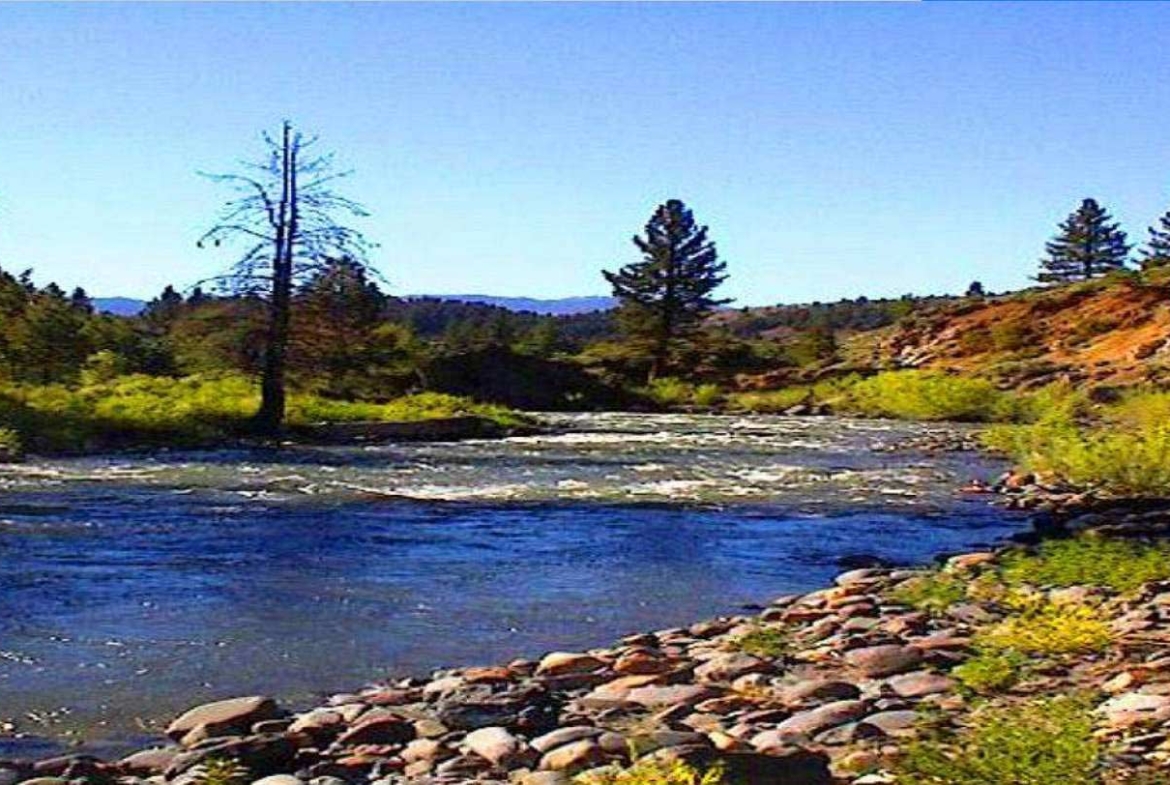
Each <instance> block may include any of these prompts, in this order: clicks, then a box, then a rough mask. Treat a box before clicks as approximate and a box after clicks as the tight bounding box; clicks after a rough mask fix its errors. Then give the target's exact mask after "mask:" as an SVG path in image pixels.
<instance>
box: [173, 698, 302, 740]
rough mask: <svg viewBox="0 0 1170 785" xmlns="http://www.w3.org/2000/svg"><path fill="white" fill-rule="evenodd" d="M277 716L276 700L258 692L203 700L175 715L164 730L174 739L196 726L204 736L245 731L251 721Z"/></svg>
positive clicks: (225, 734)
mask: <svg viewBox="0 0 1170 785" xmlns="http://www.w3.org/2000/svg"><path fill="white" fill-rule="evenodd" d="M279 716H280V709H279V708H278V707H277V705H276V701H274V700H272V698H266V697H263V696H260V695H253V696H250V697H246V698H229V699H228V700H222V701H216V702H214V703H205V704H203V705H201V706H196V707H195V708H193V709H190V710H188V711H186V712H184V713H183V714H181V715H179V717H178V718H176V719H175V721H174V722H172V723H171V724H170V725H169V726H167V730H166V734H167V736H170V737H171V738H172V739H174V740H176V741H178V740H180V739H182V738H183V737H184V736H186V735H187V734H188V733H190V732H191V731H193V730H195V729H196V728H201V729H202V730H203V733H204V738H214V737H216V736H229V735H232V734H234V733H246V732H247V730H248V729H249V728H250V727H251V726H252V725H253V723H257V722H262V721H263V720H273V719H276V718H277V717H279Z"/></svg>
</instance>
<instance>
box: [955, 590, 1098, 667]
mask: <svg viewBox="0 0 1170 785" xmlns="http://www.w3.org/2000/svg"><path fill="white" fill-rule="evenodd" d="M1112 640H1113V636H1112V634H1111V633H1110V630H1109V625H1108V624H1106V623H1105V622H1104V621H1102V620H1101V614H1100V611H1099V610H1098V609H1097V608H1095V607H1093V606H1090V605H1085V604H1081V603H1071V602H1051V601H1049V600H1047V599H1044V598H1043V597H1037V598H1030V597H1025V598H1022V599H1021V601H1020V602H1019V603H1018V604H1017V608H1016V610H1015V612H1014V613H1013V614H1012V615H1010V616H1008V617H1007V618H1006V619H1004V620H1003V621H1001V622H999V623H998V624H996V625H994V626H992V627H990V628H988V629H986V630H983V631H980V632H979V633H978V634H977V635H976V636H975V644H976V647H977V648H981V649H985V650H987V651H1011V652H1016V653H1018V654H1030V655H1039V656H1061V655H1065V654H1087V653H1093V652H1099V651H1103V650H1104V649H1105V648H1106V647H1107V646H1108V645H1109V643H1110V642H1111V641H1112Z"/></svg>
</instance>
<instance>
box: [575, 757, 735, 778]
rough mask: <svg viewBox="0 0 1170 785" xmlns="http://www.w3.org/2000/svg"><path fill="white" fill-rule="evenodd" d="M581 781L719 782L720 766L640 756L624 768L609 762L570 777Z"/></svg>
mask: <svg viewBox="0 0 1170 785" xmlns="http://www.w3.org/2000/svg"><path fill="white" fill-rule="evenodd" d="M573 781H574V782H577V783H581V785H721V783H723V781H724V773H723V767H722V766H718V765H716V766H712V767H711V768H709V769H706V770H702V769H699V768H697V767H695V766H692V765H691V764H689V763H686V762H684V761H681V760H673V761H664V760H660V759H657V758H650V757H647V758H642V759H640V760H638V761H637V762H636V763H634V765H632V766H630V767H628V768H620V767H616V766H611V767H607V768H603V769H600V770H595V771H590V772H586V773H585V774H581V775H578V776H577V777H576V778H574V780H573Z"/></svg>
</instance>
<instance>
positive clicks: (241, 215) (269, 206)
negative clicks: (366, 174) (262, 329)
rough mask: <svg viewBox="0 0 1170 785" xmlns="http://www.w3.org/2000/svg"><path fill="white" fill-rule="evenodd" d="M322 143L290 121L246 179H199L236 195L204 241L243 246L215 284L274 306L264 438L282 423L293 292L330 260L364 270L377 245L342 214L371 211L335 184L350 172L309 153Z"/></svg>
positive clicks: (259, 422)
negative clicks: (346, 222) (340, 218)
mask: <svg viewBox="0 0 1170 785" xmlns="http://www.w3.org/2000/svg"><path fill="white" fill-rule="evenodd" d="M316 141H317V138H316V137H305V136H303V135H302V134H301V133H300V132H298V131H296V130H294V129H293V126H292V123H290V122H289V121H287V120H286V121H285V122H284V123H283V124H282V126H281V131H280V136H279V138H275V139H274V138H273V137H272V136H271V135H270V134H268V133H265V134H264V142H265V144H266V145H267V147H268V154H267V158H266V159H265V160H264V161H262V162H260V163H248V162H243V164H242V165H243V167H244V173H240V174H207V173H203V172H201V173H200V174H201V175H203V176H204V177H207V178H209V179H211V180H213V181H215V182H217V183H222V184H225V185H227V186H229V187H231V188H232V189H233V190H235V191H236V192H237V194H238V196H237V197H236V198H234V199H232V200H230V201H228V202H227V203H226V205H225V206H224V210H223V212H222V214H221V215H220V218H219V221H218V222H217V223H216V225H215V226H213V227H212V228H211V229H209V230H208V231H207V232H206V233H204V234H203V236H202V237H201V238H200V239H199V243H198V244H199V247H200V248H203V247H206V246H207V245H209V244H210V245H213V246H220V245H223V244H225V243H241V244H244V245H245V247H246V250H245V251H244V254H243V256H241V257H240V258H239V260H238V261H236V262H235V264H233V265H232V267H231V268H230V269H229V271H228V272H227V273H226V274H224V275H222V276H218V277H217V278H214V279H212V280H213V281H215V282H216V283H217V285H218V286H219V288H220V289H221V290H224V291H226V292H228V293H231V294H235V295H241V296H253V297H259V298H261V299H263V300H264V301H265V303H266V304H267V308H268V329H267V336H266V340H265V351H264V362H263V366H262V375H261V385H260V389H261V403H260V409H259V411H257V413H256V415H255V417H254V418H253V425H254V427H255V429H256V430H257V431H258V432H261V433H266V434H272V433H276V432H278V431H279V430H280V428H281V426H282V425H283V423H284V418H285V408H286V394H285V367H286V364H287V354H288V345H289V323H290V316H291V310H292V307H293V290H294V288H295V287H296V286H297V285H298V284H300V283H302V282H304V281H306V280H308V279H310V278H312V277H314V276H315V275H317V274H318V273H320V272H321V271H322V270H324V269H325V268H326V267H327V266H328V264H329V261H330V260H331V259H341V258H344V259H348V260H351V261H352V262H354V263H355V264H358V265H361V266H362V267H363V268H364V267H366V266H367V255H368V252H369V250H370V248H371V247H372V246H371V244H370V243H369V242H367V241H366V239H365V237H363V236H362V234H361V233H360V232H358V231H356V230H354V229H350V228H348V227H346V226H343V225H342V224H340V223H339V222H338V216H342V215H348V216H350V217H365V216H367V215H368V213H367V212H366V210H365V208H363V207H362V206H361V205H360V204H358V203H357V202H353V201H351V200H349V199H346V198H345V197H343V196H340V195H338V194H337V193H336V192H334V190H333V185H334V184H335V183H336V181H337V180H340V179H342V178H344V177H346V176H348V175H349V174H350V172H347V171H336V170H335V169H334V157H333V154H332V153H326V154H323V155H314V156H308V155H306V151H307V150H309V148H311V147H312V146H313V144H314V143H315V142H316Z"/></svg>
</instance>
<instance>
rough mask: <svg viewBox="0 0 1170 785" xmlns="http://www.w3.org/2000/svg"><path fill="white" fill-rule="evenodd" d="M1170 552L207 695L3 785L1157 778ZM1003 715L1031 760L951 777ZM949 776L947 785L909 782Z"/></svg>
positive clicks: (982, 566)
mask: <svg viewBox="0 0 1170 785" xmlns="http://www.w3.org/2000/svg"><path fill="white" fill-rule="evenodd" d="M1094 514H1095V515H1100V514H1099V513H1094ZM1101 523H1103V521H1100V520H1098V521H1096V522H1094V523H1093V524H1092V525H1093V527H1097V526H1098V525H1099V524H1101ZM1072 528H1074V529H1082V528H1084V526H1081V525H1078V524H1076V522H1075V520H1074V522H1073V524H1072ZM1131 533H1132V532H1131ZM1166 556H1167V553H1166V551H1165V550H1164V549H1163V548H1162V547H1161V546H1139V545H1130V544H1125V543H1123V542H1122V541H1119V540H1097V539H1091V538H1085V539H1080V540H1074V541H1066V542H1065V543H1064V544H1063V545H1062V544H1060V543H1056V544H1048V545H1041V546H1040V550H1039V551H1035V552H1028V551H1024V550H1021V549H1019V548H1018V547H1017V546H1004V547H1003V548H999V549H996V550H992V551H982V552H976V553H967V554H963V555H960V556H956V557H953V558H950V559H949V560H947V561H946V563H945V566H943V567H941V568H940V569H937V570H906V569H877V568H875V569H862V570H853V571H849V572H846V573H843V574H841V575H839V576H838V577H837V578H836V580H835V581H834V585H833V586H831V587H829V588H826V589H822V590H819V591H814V592H811V593H807V594H803V595H798V596H788V597H781V598H778V599H776V600H775V601H773V602H771V603H770V604H769V605H768V606H767V607H764V608H760V609H759V610H758V611H757V612H753V613H752V614H749V615H737V616H729V617H722V618H717V619H711V620H708V621H704V622H699V623H696V624H692V625H690V626H687V627H678V628H671V629H664V630H657V631H654V632H647V633H642V634H637V635H632V636H628V637H626V638H624V639H622V641H620V642H619V643H618V644H617V645H614V646H612V647H608V648H603V649H594V650H589V651H580V652H554V653H550V654H547V655H545V656H544V657H542V658H540V659H538V660H515V661H512V662H509V663H506V664H502V665H497V666H484V667H469V668H461V669H456V670H444V671H438V672H435V673H433V674H431V676H429V677H426V678H421V679H420V678H407V679H401V680H396V681H393V682H389V683H384V684H380V685H377V686H372V687H369V688H366V689H363V690H360V691H357V692H354V693H348V694H338V695H333V696H331V697H330V698H329V699H328V700H326V701H325V702H324V703H322V704H321V705H320V706H318V707H316V708H313V709H311V710H308V711H302V712H298V713H295V714H291V713H288V712H286V711H284V710H282V709H281V708H280V707H279V706H278V705H277V704H276V703H275V702H274V701H273V700H270V699H268V698H263V697H248V698H239V699H232V700H228V701H222V702H217V703H213V704H209V705H205V706H201V707H198V708H195V709H193V710H191V711H189V712H187V713H185V714H184V715H183V716H181V717H179V718H177V719H176V720H175V721H174V722H173V723H172V724H171V725H170V727H169V728H168V729H167V735H168V736H169V737H170V739H171V743H170V744H168V745H167V746H164V747H159V748H156V749H152V750H147V751H142V752H139V753H136V754H134V755H130V756H128V757H126V758H123V759H121V760H119V761H114V762H100V761H97V760H95V759H92V758H87V757H72V758H71V757H65V758H57V759H52V760H47V761H41V762H39V763H36V764H33V765H19V764H12V763H9V764H4V765H0V778H2V780H3V781H4V782H20V781H22V780H26V779H28V778H32V777H36V778H44V777H60V778H65V779H76V778H78V777H83V778H85V779H87V780H88V781H92V782H101V781H109V780H111V779H113V778H118V777H121V778H129V779H123V780H121V781H122V782H127V783H133V782H139V781H142V780H143V779H144V778H147V777H161V778H163V779H164V780H165V781H168V782H183V783H188V782H195V781H199V777H200V776H202V777H203V778H204V779H203V780H202V781H210V780H207V779H206V777H207V776H208V775H207V770H208V769H207V767H209V766H210V767H211V770H212V773H213V774H214V773H215V772H219V775H223V772H224V771H225V770H226V769H225V766H227V765H228V762H231V764H233V765H237V766H239V767H241V769H240V771H238V772H235V774H234V775H233V776H236V777H237V778H238V781H240V782H247V781H249V780H256V779H261V778H263V777H269V776H273V775H288V777H282V778H281V779H279V780H269V782H268V785H296V782H301V781H304V782H308V781H310V780H315V778H322V777H329V778H338V779H329V780H315V781H317V782H318V783H320V785H340V783H339V782H338V780H340V781H343V782H352V783H358V782H366V781H381V782H383V783H386V784H387V785H389V783H399V782H451V783H455V782H464V781H467V780H470V779H476V780H481V781H491V782H506V781H519V782H524V783H530V784H531V785H537V784H538V783H539V785H556V783H564V782H567V781H568V779H569V777H570V776H575V775H580V774H582V773H585V774H589V772H593V774H594V775H597V776H602V773H601V772H600V771H598V770H599V769H605V767H611V766H628V765H629V764H630V763H631V759H632V758H637V759H645V760H650V761H662V760H682V761H686V762H688V763H690V764H693V765H695V766H697V767H698V768H700V769H701V768H704V767H708V766H711V765H714V764H715V762H716V761H722V764H721V765H722V766H723V767H724V771H725V774H726V779H727V781H729V782H732V781H748V782H751V783H753V784H754V785H759V784H760V783H769V782H776V783H785V784H786V785H794V784H796V785H801V784H804V783H809V784H812V783H816V784H818V785H828V784H829V783H855V784H856V785H877V784H878V783H893V782H903V781H904V782H947V783H985V782H986V783H990V782H993V781H999V782H1011V781H1016V780H1012V779H1011V777H1012V772H1011V770H1010V767H1011V766H1012V765H1016V766H1020V767H1022V766H1032V765H1039V764H1037V763H1036V760H1039V761H1040V763H1041V764H1043V765H1048V764H1049V763H1051V764H1052V767H1054V768H1053V771H1054V772H1055V774H1054V775H1053V778H1052V779H1050V780H1043V782H1049V781H1051V782H1058V781H1061V782H1064V781H1067V782H1072V783H1099V782H1123V781H1127V780H1125V779H1124V777H1122V774H1123V773H1133V772H1138V771H1145V770H1147V769H1149V770H1150V771H1153V770H1155V769H1157V768H1158V767H1162V766H1165V765H1167V764H1170V740H1168V739H1170V656H1167V654H1166V647H1167V645H1170V582H1167V578H1170V573H1168V572H1167V570H1170V566H1168V565H1170V562H1168V561H1167V558H1166ZM1061 696H1071V697H1061ZM1001 709H1002V710H1006V711H1008V712H1009V713H1008V714H1006V715H1005V714H1003V713H1002V712H1001V713H1000V714H998V715H997V713H996V712H997V711H1000V710H1001ZM1012 716H1015V717H1020V718H1024V719H1025V721H1026V722H1027V723H1028V726H1029V728H1030V731H1029V732H1030V734H1031V735H1028V736H1027V738H1023V737H1021V739H1020V740H1019V741H1020V743H1021V744H1027V745H1031V746H1032V748H1031V749H1027V750H1025V749H1015V750H1014V751H1013V750H1009V752H1010V753H1011V754H1018V755H1020V756H1023V757H1021V758H1020V759H1019V760H1018V761H1015V762H1014V763H1013V762H1012V761H1011V760H1010V759H1006V760H1001V761H1000V762H999V764H998V765H1001V766H1005V767H1009V768H1005V769H1003V770H1002V771H1000V772H998V773H997V774H995V776H999V777H1001V779H999V780H990V779H979V778H977V777H976V776H975V775H971V776H970V777H968V778H966V779H964V778H963V777H964V776H966V775H964V774H963V772H962V771H961V769H962V766H961V765H960V763H955V761H961V760H962V759H963V758H964V756H970V755H972V754H975V753H974V752H973V750H975V749H976V748H977V747H978V746H979V745H981V744H982V745H988V744H992V745H994V744H1000V745H1002V744H1003V743H1004V742H1003V739H1002V738H1000V739H999V740H998V741H997V740H996V739H994V738H991V737H987V738H984V737H986V736H987V734H988V733H989V732H990V731H988V723H990V724H991V725H992V726H995V723H996V722H998V723H1000V724H999V725H998V726H995V727H999V729H1000V731H1002V730H1003V727H1002V725H1003V723H1004V722H1008V721H1009V720H1010V717H1012ZM1054 718H1057V719H1059V720H1060V722H1059V723H1057V725H1058V726H1056V725H1052V722H1053V721H1054ZM1046 723H1047V724H1046ZM1017 730H1019V728H1017ZM981 734H983V736H984V737H981ZM1025 735H1027V734H1025ZM923 740H929V742H930V743H929V744H927V745H925V746H923V745H920V744H919V743H918V742H919V741H923ZM947 751H952V752H954V753H955V754H954V755H953V756H950V757H948V755H947V754H946V753H947ZM940 753H942V757H939V754H940ZM1027 756H1032V757H1033V758H1034V759H1033V760H1031V761H1029V760H1028V759H1027ZM1036 756H1039V757H1038V758H1036ZM952 757H953V760H952ZM993 757H994V756H993ZM1001 757H1002V755H1001ZM1009 758H1010V755H1009ZM1090 759H1091V760H1090ZM1087 760H1088V761H1090V763H1091V767H1090V769H1084V766H1085V761H1087ZM640 765H641V766H643V767H645V766H647V765H649V764H648V763H645V762H644V763H642V764H640ZM948 765H951V766H952V768H953V771H952V772H951V774H947V775H945V776H947V777H951V778H950V779H929V778H924V777H928V776H935V775H931V774H930V772H940V771H947V770H948V769H947V766H948ZM1060 766H1070V767H1073V768H1078V767H1079V768H1080V769H1082V770H1079V771H1073V770H1072V769H1070V770H1069V771H1068V772H1063V771H1060V770H1059V767H1060ZM1021 770H1022V769H1021ZM229 773H230V772H229ZM900 775H901V776H902V777H903V779H900V778H899V776H900ZM1073 775H1075V776H1076V777H1080V779H1076V778H1074V776H1073ZM217 776H218V775H217ZM939 776H943V775H939ZM1062 777H1063V778H1064V779H1060V778H1062ZM737 778H746V779H741V780H737ZM294 779H295V781H294ZM232 781H236V780H232ZM1037 781H1040V780H1037ZM1142 781H1143V782H1159V781H1161V780H1156V779H1149V780H1142ZM38 785H55V783H54V782H47V781H42V782H40V783H38Z"/></svg>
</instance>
